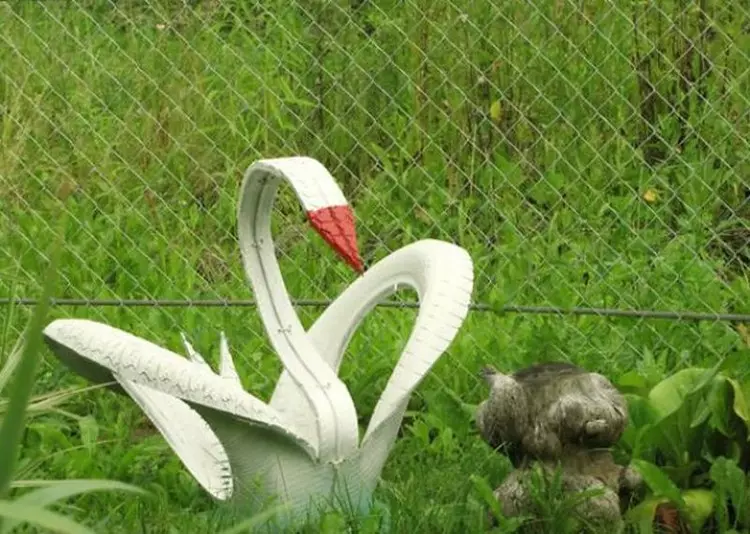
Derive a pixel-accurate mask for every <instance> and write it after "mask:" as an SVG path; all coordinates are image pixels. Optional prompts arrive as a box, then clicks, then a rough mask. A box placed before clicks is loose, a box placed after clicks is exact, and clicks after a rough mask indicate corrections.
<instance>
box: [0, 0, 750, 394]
mask: <svg viewBox="0 0 750 534" xmlns="http://www.w3.org/2000/svg"><path fill="white" fill-rule="evenodd" d="M748 51H750V8H748V6H746V5H745V4H744V3H742V2H739V3H737V2H735V3H727V2H719V1H714V0H701V1H699V2H677V1H666V2H634V1H609V2H608V1H604V0H596V1H594V2H585V3H584V2H578V1H571V0H567V1H563V0H554V1H553V0H550V1H542V0H531V1H519V0H514V1H500V0H480V1H476V2H469V1H468V0H452V1H451V0H444V1H433V0H409V1H401V0H382V1H380V0H378V1H375V0H373V1H370V0H345V1H343V0H337V1H322V0H295V1H294V2H286V1H284V2H282V1H276V0H265V1H263V2H242V1H239V0H237V1H231V0H230V1H223V2H219V1H214V0H195V1H187V0H185V1H183V2H178V1H167V0H164V1H152V2H135V1H119V2H109V1H93V0H79V1H72V2H28V1H18V2H1V3H0V106H1V107H0V123H1V126H2V127H1V129H0V135H2V148H0V204H1V205H2V206H3V209H2V210H1V211H0V230H2V232H1V233H0V297H6V298H16V297H20V298H32V297H35V296H36V295H37V294H38V292H39V287H40V284H41V279H40V276H41V274H40V273H42V272H43V265H44V259H45V254H46V251H47V247H48V244H49V241H50V239H51V236H52V234H53V229H54V228H55V227H56V224H57V219H58V218H59V217H60V216H61V215H62V213H63V212H64V213H65V214H66V216H67V222H66V223H65V233H66V250H65V254H64V262H63V264H62V266H61V275H62V280H63V283H62V285H61V286H60V288H59V291H58V296H59V297H61V298H70V299H82V300H84V301H86V302H92V301H95V300H97V299H104V300H107V299H109V300H115V301H118V300H123V299H126V300H127V299H131V300H143V299H145V300H154V299H156V300H158V299H168V300H171V301H181V302H187V303H189V304H190V305H188V306H183V307H180V308H165V307H158V306H146V307H144V306H140V307H135V306H110V307H97V306H94V305H91V306H85V307H79V308H70V307H67V308H66V307H61V308H56V310H55V314H56V315H57V316H77V317H91V318H95V319H97V320H103V321H106V322H108V323H110V324H113V325H115V326H118V327H120V328H124V329H126V330H130V331H133V332H134V333H137V334H140V335H143V336H145V337H147V338H149V339H152V340H154V341H156V342H160V343H163V344H165V345H167V346H169V347H170V348H173V349H175V350H181V349H180V342H179V332H180V331H185V332H187V334H188V336H189V337H190V338H191V340H193V342H194V343H195V344H196V346H197V347H202V349H203V351H204V352H205V353H206V356H207V357H215V356H216V354H218V331H219V330H220V329H224V330H226V331H227V332H228V333H229V336H230V342H231V343H232V346H233V347H236V349H235V350H236V352H237V353H238V354H241V355H242V357H243V359H244V361H245V362H249V363H248V365H246V366H245V367H246V369H245V373H246V375H251V379H252V380H253V381H254V384H256V386H257V387H256V386H254V387H253V389H254V390H256V391H257V390H258V389H260V390H265V391H269V388H270V387H271V386H272V385H273V382H274V380H275V378H273V376H274V373H277V372H278V367H277V368H275V369H274V367H273V366H274V365H277V364H276V363H275V362H269V361H268V360H269V359H270V358H268V357H267V355H266V356H264V354H267V353H266V352H265V351H267V350H268V347H267V346H266V345H265V339H264V338H263V336H262V334H261V333H262V328H261V325H260V323H259V321H258V319H257V317H254V315H255V313H254V311H252V310H248V309H247V308H237V307H231V306H219V307H216V306H214V307H203V306H201V305H200V301H201V300H204V299H219V300H226V299H229V300H235V299H248V298H251V297H252V292H251V290H250V289H249V288H248V287H247V284H246V282H245V280H244V275H243V273H242V271H241V267H240V263H239V255H238V250H237V244H236V235H235V226H236V220H235V212H234V206H235V200H236V198H235V197H236V192H237V187H238V185H239V182H240V180H241V176H242V172H243V171H244V169H245V168H246V167H247V166H248V165H249V164H250V163H251V162H252V161H254V160H255V159H258V158H261V157H281V156H288V155H295V154H304V155H309V156H312V157H314V158H316V159H318V160H320V161H321V162H323V163H324V165H326V167H328V169H329V170H330V171H331V173H332V174H333V175H334V177H335V178H336V179H337V180H338V181H339V183H340V184H341V186H342V188H343V189H344V191H345V194H346V196H347V198H349V200H350V202H351V203H352V205H353V206H354V209H355V213H356V215H357V219H358V223H357V224H358V231H359V233H360V247H361V249H362V251H363V255H364V257H365V261H366V262H367V263H369V264H371V263H372V262H374V261H377V260H378V259H380V258H382V257H384V256H385V255H386V254H388V253H389V252H390V251H392V250H394V249H396V248H398V247H400V246H402V245H405V244H407V243H409V242H412V241H415V240H417V239H422V238H428V237H430V238H437V239H445V240H448V241H452V242H456V243H458V244H460V245H462V246H464V247H465V248H466V249H467V250H469V252H470V253H471V255H472V257H473V258H474V261H475V265H476V286H475V294H474V298H475V301H476V302H477V303H479V304H480V305H485V306H490V307H500V306H504V305H528V306H552V307H562V308H572V307H596V308H602V307H607V308H622V309H629V310H640V309H651V310H681V311H684V310H691V311H694V312H705V313H710V314H717V313H747V312H750V304H748V303H750V281H749V276H748V273H749V272H750V270H749V269H750V200H749V199H750V178H748V177H749V176H750V159H749V157H748V156H750V144H749V143H748V139H749V138H750V121H748V118H749V117H748V96H747V95H750V58H749V57H748ZM61 197H64V198H65V200H64V202H63V201H62V200H61ZM275 217H276V220H275V223H274V224H275V230H274V231H275V239H276V244H277V251H278V255H279V257H280V258H281V262H282V270H283V272H284V275H285V279H286V281H287V287H288V289H289V291H290V293H291V294H292V295H293V297H295V298H297V299H300V300H302V301H304V300H308V301H309V300H312V301H326V300H328V299H331V298H335V296H336V295H337V294H338V293H339V292H340V291H341V289H342V288H343V287H345V286H346V285H347V284H349V283H351V280H352V275H351V274H350V273H348V272H347V270H346V267H345V266H343V265H339V262H338V261H337V260H335V259H334V258H333V255H332V254H331V253H330V252H329V251H327V250H326V249H325V246H324V245H323V244H322V243H321V242H320V240H318V239H316V238H315V237H314V236H313V235H312V234H311V232H310V231H309V229H308V228H307V226H306V223H305V220H304V217H303V214H302V213H301V212H300V210H299V207H298V205H297V204H296V202H295V201H294V199H293V198H292V197H291V194H290V193H289V192H288V191H282V192H281V194H280V206H279V209H278V210H277V214H276V215H275ZM403 298H404V299H406V300H408V299H409V298H410V297H409V296H408V295H406V296H404V297H403ZM10 310H11V307H9V306H5V307H4V309H3V310H2V311H0V314H4V315H6V316H7V315H8V314H9V312H10ZM319 312H320V309H319V307H316V306H303V307H300V314H301V316H302V317H303V322H304V323H305V324H306V325H309V324H311V321H313V320H314V318H315V316H316V315H317V314H318V313H319ZM413 317H414V314H413V311H409V310H407V309H379V310H377V311H376V312H374V313H373V315H372V317H371V318H368V319H367V321H366V324H365V325H364V327H363V330H362V332H361V333H359V334H358V335H357V338H356V339H355V340H354V346H353V349H352V351H353V352H354V353H355V354H357V356H356V357H355V356H351V357H349V358H348V359H347V361H346V363H345V364H344V369H343V370H342V373H343V375H344V377H345V378H349V379H351V383H352V384H355V386H352V387H353V388H355V390H354V391H353V395H354V397H355V400H357V401H358V404H359V402H364V404H368V403H369V405H370V406H371V407H372V406H374V399H375V398H376V397H375V395H376V394H377V392H373V393H370V389H372V388H371V387H370V386H371V385H370V384H369V383H368V380H365V378H367V377H368V376H371V374H372V373H374V372H376V371H373V368H374V367H378V365H380V367H378V369H382V370H383V373H381V374H383V376H382V377H381V376H380V375H378V380H381V381H384V380H385V379H386V378H387V370H388V369H390V368H391V367H392V365H393V362H395V359H396V357H397V352H398V351H397V350H396V349H397V347H398V346H401V345H403V342H404V341H405V337H406V336H407V335H408V332H409V327H410V325H411V322H412V321H413ZM14 321H15V322H14V323H13V324H14V325H15V326H16V327H18V326H19V325H20V324H21V323H20V322H19V320H14ZM743 343H744V344H745V345H746V343H747V340H746V339H745V340H744V341H743V338H742V329H741V327H738V325H737V324H736V321H735V322H734V323H730V322H726V321H718V320H713V321H702V322H681V321H677V322H666V321H661V320H654V319H645V318H642V317H635V318H618V319H604V318H600V317H595V316H594V317H591V316H589V317H577V318H568V317H558V316H555V315H554V314H553V315H545V316H525V315H523V316H521V315H506V314H494V313H482V312H481V311H476V312H474V313H472V315H471V316H470V318H469V320H468V321H467V323H466V325H465V326H464V330H463V331H462V333H461V337H460V339H459V340H457V342H456V344H454V346H453V347H452V348H451V350H450V353H449V354H448V355H447V357H446V358H444V359H443V360H442V361H441V363H440V364H439V366H438V368H437V369H436V372H435V373H434V376H431V377H430V379H429V380H436V381H439V382H440V383H441V384H442V385H444V386H446V387H451V388H453V389H456V390H466V386H467V385H471V387H475V386H476V385H477V384H478V379H477V377H476V370H477V369H478V366H479V365H480V364H481V363H483V362H487V361H492V362H494V363H495V364H496V365H498V367H501V368H506V369H507V368H512V367H514V366H517V365H520V364H521V363H524V362H525V363H528V362H531V361H540V360H543V359H560V358H561V359H568V360H573V361H576V362H578V363H581V364H584V365H588V366H590V367H593V368H596V369H608V370H613V369H625V368H630V367H632V366H640V365H661V366H663V367H664V368H669V369H674V368H676V367H677V366H680V365H684V364H686V363H690V362H701V361H705V360H706V358H709V359H710V358H715V357H718V356H721V355H726V354H728V353H729V352H731V351H734V350H742V347H743V346H744V345H743ZM359 353H365V355H366V356H367V355H373V356H374V357H375V358H365V357H364V356H362V355H361V354H359ZM363 358H364V359H363ZM373 361H382V362H384V363H381V364H378V365H375V364H373V363H372V362H373ZM367 362H369V363H367ZM644 362H645V363H644ZM251 364H252V365H251ZM455 368H458V369H460V370H462V372H461V373H453V372H452V370H453V369H455ZM356 384H361V386H356ZM357 388H358V389H357ZM358 396H359V398H358ZM370 396H373V397H372V399H370V400H369V401H367V400H365V401H361V398H365V399H368V398H369V397H370ZM370 409H371V408H370Z"/></svg>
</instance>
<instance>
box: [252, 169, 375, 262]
mask: <svg viewBox="0 0 750 534" xmlns="http://www.w3.org/2000/svg"><path fill="white" fill-rule="evenodd" d="M280 181H286V182H287V183H288V184H289V185H291V186H292V189H294V192H295V193H296V195H297V198H298V199H299V201H300V203H301V204H302V208H303V209H304V210H305V213H306V214H307V220H308V222H309V223H310V225H311V226H312V227H313V229H314V230H315V231H316V232H317V233H318V234H319V235H320V236H321V237H322V238H323V239H324V240H325V242H326V243H328V245H329V246H330V247H331V248H332V249H333V250H334V251H335V252H336V253H337V254H338V255H339V257H341V258H342V259H343V260H344V261H345V262H346V264H347V265H349V266H350V267H351V268H352V269H354V271H356V272H357V273H359V274H362V273H363V272H364V266H363V263H362V258H361V257H360V255H359V248H358V247H357V231H356V227H355V222H354V212H353V211H352V208H351V206H349V203H348V202H347V200H346V197H345V196H344V193H343V191H341V188H340V187H339V186H338V184H337V183H336V181H335V180H334V179H333V176H331V174H330V173H329V172H328V170H327V169H326V168H325V167H324V166H323V164H322V163H320V162H319V161H317V160H315V159H313V158H310V157H306V156H294V157H288V158H272V159H261V160H258V161H256V162H255V163H253V164H252V165H250V167H248V169H247V171H246V172H245V178H244V181H243V184H242V192H241V194H240V203H239V206H238V219H239V220H240V221H250V220H255V217H254V213H255V212H254V210H256V209H258V208H259V206H258V205H257V203H258V202H259V200H258V198H259V197H263V200H261V201H260V202H261V203H262V204H263V209H265V210H266V212H265V214H264V217H266V216H268V212H269V211H270V206H271V204H272V203H273V195H272V194H269V195H266V196H264V195H263V194H262V191H261V190H262V189H264V188H267V187H266V186H269V185H270V186H271V187H270V190H274V191H275V189H276V187H277V185H278V183H279V182H280ZM267 189H269V188H267ZM244 210H247V211H246V212H244ZM243 212H244V213H243ZM241 230H244V227H243V228H241Z"/></svg>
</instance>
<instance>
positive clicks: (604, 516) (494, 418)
mask: <svg viewBox="0 0 750 534" xmlns="http://www.w3.org/2000/svg"><path fill="white" fill-rule="evenodd" d="M482 374H483V375H484V378H485V380H486V381H487V384H488V385H489V387H490V391H489V396H488V398H487V399H486V400H485V401H483V402H482V403H481V404H480V405H479V407H478V408H477V413H476V424H477V427H478V429H479V432H480V434H481V435H482V437H483V438H484V440H485V441H486V442H487V443H488V444H489V445H490V446H491V447H493V448H496V449H500V450H502V451H503V452H505V453H506V454H507V455H508V457H509V459H510V460H511V462H512V463H513V466H514V467H515V468H516V470H514V471H513V472H511V473H510V474H509V475H508V476H507V477H506V478H505V480H503V482H502V484H501V485H500V486H499V487H498V488H497V489H496V490H495V492H494V495H495V498H496V499H497V500H498V502H499V503H500V505H501V510H502V512H503V514H504V515H505V516H506V517H517V516H523V515H527V516H528V515H534V514H535V513H538V512H539V510H538V509H537V504H538V503H537V502H535V500H534V498H533V492H532V491H531V480H532V479H533V474H534V468H537V467H541V468H542V472H543V473H546V474H547V475H549V474H551V473H553V472H555V471H556V470H557V469H558V468H559V469H561V472H562V478H561V482H562V489H563V491H564V492H566V493H580V492H582V491H586V490H596V493H597V494H596V495H591V496H590V498H588V499H584V500H579V501H577V502H576V504H575V505H574V506H572V508H571V510H570V512H571V514H573V515H575V516H577V517H578V518H579V519H580V520H582V521H583V522H584V523H586V524H588V525H590V526H596V525H599V526H606V528H607V529H608V530H610V531H611V532H613V533H618V532H621V531H622V529H623V522H622V517H621V497H626V496H629V495H633V494H635V493H636V492H637V490H638V489H639V487H640V486H641V484H642V482H643V480H642V478H641V476H640V475H639V474H638V473H637V472H636V471H634V470H633V469H632V468H630V467H628V466H620V465H618V464H617V463H615V461H614V457H613V454H612V450H611V447H612V446H613V445H614V444H615V443H616V442H617V440H618V439H620V436H621V435H622V433H623V432H624V430H625V427H626V425H627V423H628V409H627V403H626V401H625V397H624V396H623V395H622V394H621V393H620V392H619V391H618V390H617V389H616V388H615V387H614V386H613V385H612V383H611V382H610V381H609V380H607V378H606V377H604V376H603V375H601V374H599V373H592V372H589V371H586V370H585V369H583V368H581V367H578V366H575V365H571V364H569V363H566V362H546V363H541V364H537V365H532V366H530V367H527V368H525V369H521V370H519V371H517V372H515V373H513V374H510V375H505V374H503V373H500V372H499V371H497V370H496V369H495V368H493V367H491V366H488V367H485V368H484V369H483V370H482ZM491 521H492V524H494V518H492V519H491ZM526 531H531V532H534V528H533V525H530V526H529V528H528V529H524V528H521V529H519V532H526Z"/></svg>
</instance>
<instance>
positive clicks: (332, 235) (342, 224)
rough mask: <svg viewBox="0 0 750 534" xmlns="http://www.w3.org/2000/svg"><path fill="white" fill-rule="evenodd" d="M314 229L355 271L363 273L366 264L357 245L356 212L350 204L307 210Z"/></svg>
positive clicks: (308, 218)
mask: <svg viewBox="0 0 750 534" xmlns="http://www.w3.org/2000/svg"><path fill="white" fill-rule="evenodd" d="M307 220H308V221H309V222H310V225H311V226H312V227H313V229H314V230H315V231H316V232H317V233H318V234H319V235H320V237H322V238H323V239H324V240H325V242H326V243H328V245H329V246H330V247H331V248H332V249H333V250H334V251H336V253H337V254H338V255H339V256H340V257H341V258H342V259H343V260H344V261H345V262H346V263H347V265H349V266H350V267H351V268H352V269H354V271H355V272H357V273H359V274H362V273H363V272H364V266H363V265H362V258H361V257H360V255H359V247H358V246H357V230H356V226H355V224H354V213H353V212H352V209H351V207H349V205H346V204H344V205H338V206H325V207H322V208H317V209H313V210H310V211H308V212H307Z"/></svg>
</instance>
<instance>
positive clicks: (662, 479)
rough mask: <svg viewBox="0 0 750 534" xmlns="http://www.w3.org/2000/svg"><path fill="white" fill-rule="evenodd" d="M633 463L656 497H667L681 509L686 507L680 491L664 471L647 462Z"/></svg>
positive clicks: (637, 461)
mask: <svg viewBox="0 0 750 534" xmlns="http://www.w3.org/2000/svg"><path fill="white" fill-rule="evenodd" d="M631 463H632V465H633V467H635V469H636V470H637V471H638V472H639V473H640V474H641V476H642V477H643V480H644V482H646V484H647V485H648V487H649V488H651V491H652V492H653V493H654V495H655V496H657V497H666V498H667V499H669V500H670V501H672V502H673V503H675V504H676V505H678V506H679V507H680V508H682V507H684V505H685V502H684V501H683V500H682V496H681V495H680V490H679V489H678V488H677V486H676V485H675V484H674V482H672V480H670V478H669V477H668V476H667V475H666V473H664V471H662V470H661V469H659V468H658V467H657V466H655V465H654V464H652V463H650V462H647V461H645V460H633V461H632V462H631Z"/></svg>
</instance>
